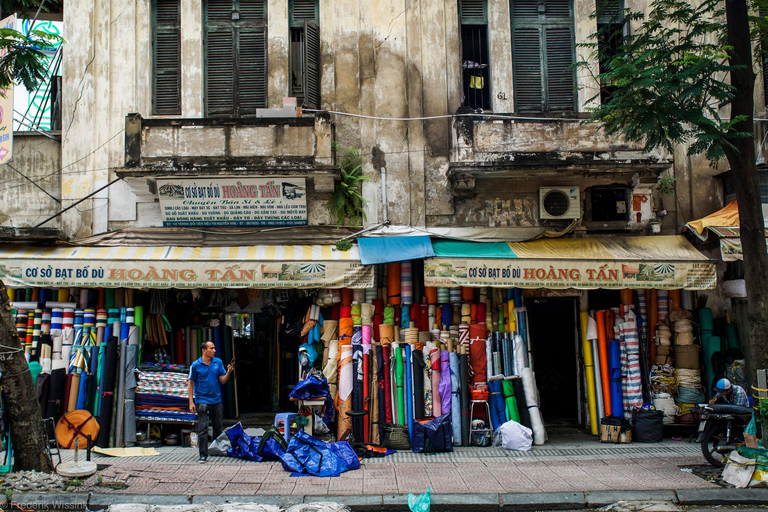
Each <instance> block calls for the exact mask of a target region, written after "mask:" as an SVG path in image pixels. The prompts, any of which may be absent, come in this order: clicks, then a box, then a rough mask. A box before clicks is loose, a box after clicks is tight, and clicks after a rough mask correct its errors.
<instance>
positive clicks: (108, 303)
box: [104, 288, 115, 309]
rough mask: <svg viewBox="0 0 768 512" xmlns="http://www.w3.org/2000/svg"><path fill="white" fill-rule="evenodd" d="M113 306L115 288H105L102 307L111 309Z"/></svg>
mask: <svg viewBox="0 0 768 512" xmlns="http://www.w3.org/2000/svg"><path fill="white" fill-rule="evenodd" d="M114 307H115V289H114V288H107V289H106V293H105V294H104V309H112V308H114Z"/></svg>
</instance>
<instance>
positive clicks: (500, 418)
mask: <svg viewBox="0 0 768 512" xmlns="http://www.w3.org/2000/svg"><path fill="white" fill-rule="evenodd" d="M488 390H489V391H490V392H491V395H490V403H489V404H488V405H490V408H491V423H492V424H493V430H496V429H497V428H499V427H500V426H501V425H503V424H504V422H505V421H506V419H507V408H506V406H505V404H504V395H503V394H502V390H501V381H500V380H492V381H491V382H489V383H488Z"/></svg>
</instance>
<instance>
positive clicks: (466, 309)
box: [461, 304, 472, 324]
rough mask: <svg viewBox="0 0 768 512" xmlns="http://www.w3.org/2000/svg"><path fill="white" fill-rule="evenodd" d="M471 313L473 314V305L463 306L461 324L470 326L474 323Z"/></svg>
mask: <svg viewBox="0 0 768 512" xmlns="http://www.w3.org/2000/svg"><path fill="white" fill-rule="evenodd" d="M471 312H472V305H471V304H462V305H461V323H465V324H469V323H470V322H471V321H472V320H471V316H470V314H471Z"/></svg>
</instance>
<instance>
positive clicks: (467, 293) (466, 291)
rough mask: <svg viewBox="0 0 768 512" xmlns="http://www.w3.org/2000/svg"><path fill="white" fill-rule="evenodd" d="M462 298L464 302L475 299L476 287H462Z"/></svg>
mask: <svg viewBox="0 0 768 512" xmlns="http://www.w3.org/2000/svg"><path fill="white" fill-rule="evenodd" d="M461 298H462V300H464V302H470V301H473V300H475V289H474V288H472V287H470V286H462V287H461Z"/></svg>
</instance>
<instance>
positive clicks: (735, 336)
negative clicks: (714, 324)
mask: <svg viewBox="0 0 768 512" xmlns="http://www.w3.org/2000/svg"><path fill="white" fill-rule="evenodd" d="M725 338H726V339H727V340H728V348H737V349H739V350H741V342H740V341H739V332H738V330H736V324H734V323H730V324H725Z"/></svg>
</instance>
